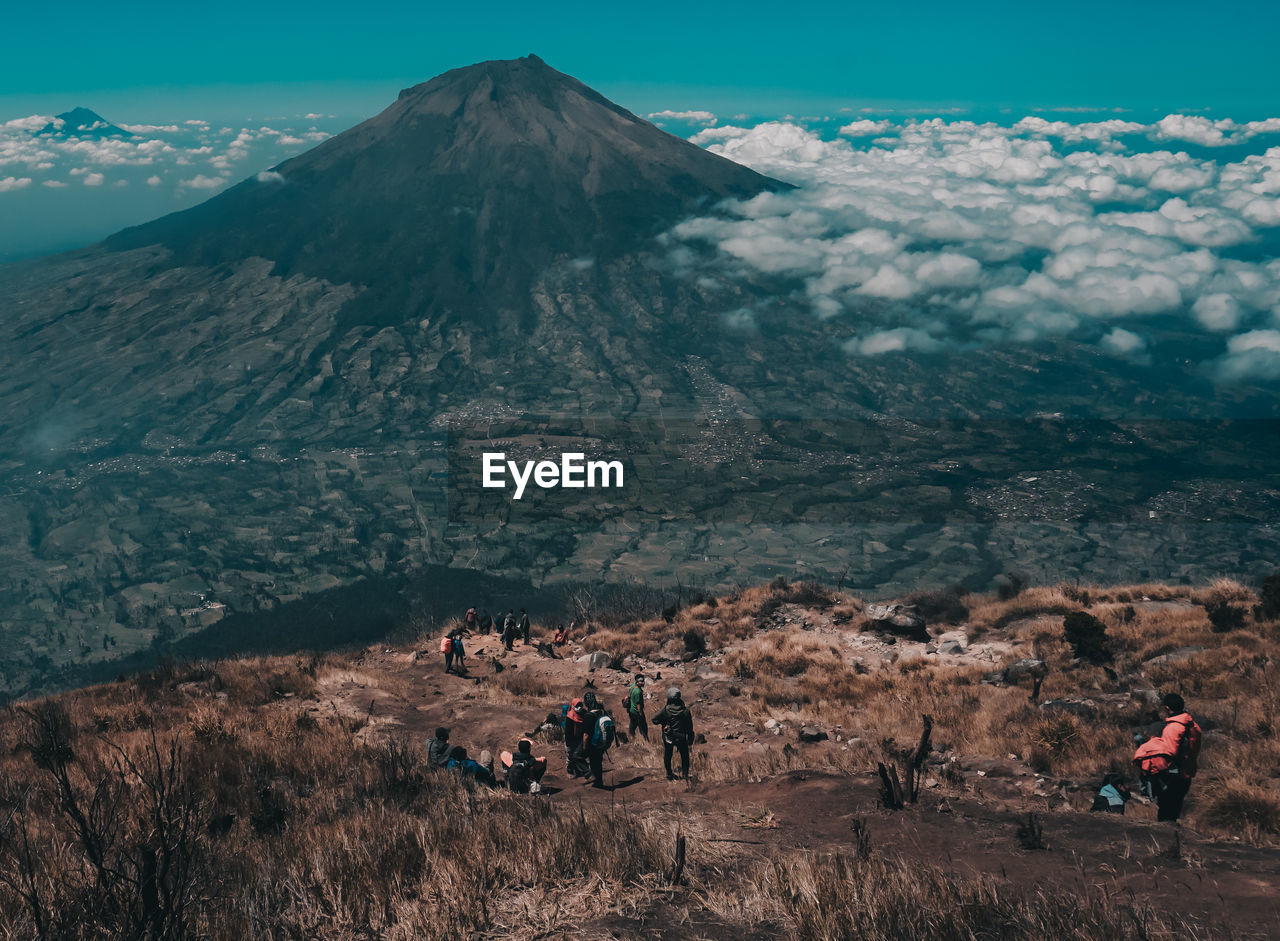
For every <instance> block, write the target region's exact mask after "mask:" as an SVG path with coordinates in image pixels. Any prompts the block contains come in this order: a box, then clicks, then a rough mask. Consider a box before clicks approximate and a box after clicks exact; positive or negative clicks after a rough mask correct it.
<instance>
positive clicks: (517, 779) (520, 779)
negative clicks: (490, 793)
mask: <svg viewBox="0 0 1280 941" xmlns="http://www.w3.org/2000/svg"><path fill="white" fill-rule="evenodd" d="M502 764H503V767H505V768H506V769H507V771H506V785H507V787H508V788H509V789H510V790H511V791H513V792H515V793H516V794H537V793H539V792H540V791H541V790H542V776H543V775H544V774H546V773H547V759H545V758H535V757H534V756H533V742H531V741H529V740H528V739H527V738H522V739H520V742H519V744H517V745H516V750H515V752H505V751H504V752H503V753H502Z"/></svg>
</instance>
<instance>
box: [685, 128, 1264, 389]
mask: <svg viewBox="0 0 1280 941" xmlns="http://www.w3.org/2000/svg"><path fill="white" fill-rule="evenodd" d="M673 116H674V115H673ZM712 118H713V116H709V115H706V114H703V113H699V114H698V115H697V119H696V122H694V121H693V120H690V119H686V120H689V121H690V124H689V126H690V129H692V128H693V127H696V126H698V125H702V127H703V129H702V130H699V131H697V133H695V134H693V136H692V138H691V139H692V140H693V141H694V142H695V143H697V144H699V145H701V146H703V147H705V148H707V149H709V150H711V151H712V152H714V153H717V154H721V155H723V156H725V157H729V158H731V159H733V160H735V161H737V162H739V163H743V164H746V165H747V166H750V167H752V168H754V169H756V170H758V171H760V172H761V173H765V174H768V175H769V176H773V177H775V178H777V179H780V180H784V181H786V182H789V183H793V184H796V186H797V188H796V189H795V190H792V191H789V192H784V193H772V194H763V195H761V196H758V197H756V198H754V199H751V200H748V201H745V202H738V203H730V204H729V206H728V209H729V214H728V216H727V217H726V216H724V215H716V216H708V217H705V218H697V219H692V220H689V221H687V222H685V223H683V224H681V225H680V226H678V227H677V228H676V229H675V230H674V232H673V233H671V236H670V238H671V240H672V242H673V243H674V245H675V246H676V248H675V249H674V254H675V256H676V257H677V258H679V257H681V253H682V252H685V253H690V254H691V252H690V249H694V248H701V249H703V250H704V251H705V249H706V248H707V247H708V246H710V247H711V248H712V249H713V250H714V251H715V252H716V257H717V259H718V263H717V265H718V271H717V273H716V276H717V277H734V276H735V275H737V276H746V277H756V278H758V277H760V276H762V275H764V276H769V275H776V276H779V282H780V283H782V282H783V281H785V282H787V283H792V284H796V283H798V284H802V285H803V288H802V289H801V290H800V291H799V292H797V295H796V299H798V300H799V301H800V302H802V303H803V304H804V305H805V306H807V307H808V309H810V310H811V311H812V313H813V315H814V316H817V317H819V318H845V319H846V322H847V323H848V324H849V325H850V328H851V329H852V331H853V335H852V336H851V337H849V338H848V339H847V341H845V342H844V348H845V350H846V351H847V352H848V353H849V354H850V355H854V356H877V355H885V354H891V353H895V352H900V351H920V352H932V351H940V350H947V349H961V348H972V347H974V346H980V345H992V344H1011V343H1029V342H1037V341H1042V340H1044V339H1046V338H1053V337H1070V338H1071V339H1073V340H1078V341H1082V342H1087V343H1093V344H1096V345H1097V347H1098V349H1100V350H1101V351H1103V352H1104V353H1106V354H1107V355H1110V356H1114V357H1120V358H1125V359H1129V360H1132V361H1136V362H1145V361H1149V360H1150V358H1151V356H1152V353H1153V343H1154V342H1155V338H1156V337H1158V336H1159V335H1162V334H1165V335H1167V333H1168V331H1169V330H1170V328H1172V329H1173V330H1174V331H1176V332H1178V333H1180V334H1182V335H1186V334H1190V335H1192V336H1194V337H1196V338H1197V339H1198V342H1197V343H1196V347H1197V349H1198V350H1200V351H1201V352H1199V353H1198V354H1197V355H1198V358H1199V360H1200V361H1201V362H1202V363H1203V366H1204V368H1205V370H1206V371H1207V372H1208V373H1209V374H1211V375H1212V376H1213V377H1214V378H1215V379H1217V380H1218V381H1222V382H1232V381H1244V380H1277V379H1280V228H1278V227H1280V118H1272V119H1269V120H1265V121H1251V122H1241V123H1237V122H1235V121H1231V120H1213V119H1210V118H1207V117H1203V116H1197V115H1177V114H1174V115H1169V116H1167V117H1164V118H1163V119H1161V120H1159V121H1155V122H1153V123H1141V122H1135V121H1130V120H1123V119H1120V118H1109V119H1107V120H1101V121H1079V122H1067V121H1055V120H1047V119H1045V118H1043V117H1036V116H1033V117H1027V118H1024V119H1022V120H1020V121H1017V122H1016V123H1012V124H1000V123H989V122H988V123H983V122H975V121H971V120H946V119H942V118H932V119H927V120H925V119H906V120H893V119H886V118H880V119H872V118H862V119H859V120H854V121H852V122H850V123H848V124H845V125H843V126H841V127H839V129H838V130H837V131H836V132H835V133H834V134H832V133H831V132H830V131H829V130H828V131H826V132H825V133H823V132H821V129H817V130H815V129H814V127H812V126H806V123H805V122H804V121H803V120H800V121H769V122H765V123H761V124H756V125H754V126H736V125H727V126H714V124H715V122H714V121H713V120H712ZM708 125H713V126H708ZM731 319H732V322H733V325H734V326H738V327H745V328H747V329H750V327H751V324H752V311H750V310H745V311H738V312H735V314H734V315H733V316H732V318H731Z"/></svg>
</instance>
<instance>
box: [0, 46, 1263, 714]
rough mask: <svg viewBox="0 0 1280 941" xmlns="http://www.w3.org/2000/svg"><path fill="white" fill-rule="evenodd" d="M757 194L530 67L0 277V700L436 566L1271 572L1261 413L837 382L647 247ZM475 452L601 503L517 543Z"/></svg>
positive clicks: (490, 67) (743, 574)
mask: <svg viewBox="0 0 1280 941" xmlns="http://www.w3.org/2000/svg"><path fill="white" fill-rule="evenodd" d="M80 110H81V109H77V111H75V112H69V113H68V114H67V115H63V116H61V117H62V118H63V119H65V121H64V123H68V122H72V118H75V121H74V122H72V123H75V124H76V126H77V127H80V126H84V127H86V128H94V127H96V125H97V123H98V121H97V120H96V116H95V115H92V113H91V112H88V114H89V115H90V116H91V117H92V118H94V119H95V120H89V119H88V118H84V116H83V115H80ZM77 115H80V116H79V117H77ZM82 118H83V120H82ZM86 122H87V123H86ZM101 123H102V124H103V125H105V128H98V130H100V131H103V132H104V133H111V132H112V130H113V129H112V128H110V126H109V125H107V124H106V122H101ZM55 131H56V129H55ZM121 133H124V132H121ZM788 189H790V184H788V183H786V182H783V181H779V180H774V179H770V178H768V177H765V176H761V175H760V174H758V173H755V172H754V171H752V170H749V169H747V168H746V167H743V166H740V165H738V164H736V163H733V162H732V161H729V160H727V159H724V158H722V157H719V156H716V155H714V154H711V153H709V152H707V151H704V150H702V149H701V148H699V147H697V146H695V145H693V144H691V143H689V142H688V141H684V140H681V139H679V138H677V137H674V136H672V135H670V134H667V133H665V132H663V131H661V130H660V129H658V128H657V127H655V126H653V125H651V124H649V123H647V122H645V121H643V120H641V119H639V118H637V117H636V116H634V115H632V114H630V113H629V112H627V111H625V110H624V109H622V108H620V107H618V106H617V105H615V104H613V103H611V102H609V101H608V100H606V99H605V98H603V97H602V96H600V95H599V94H597V93H596V92H594V91H592V90H591V89H589V88H587V87H586V86H585V85H583V84H581V83H580V82H578V81H576V80H574V79H572V78H570V77H568V76H566V75H563V74H561V73H559V72H557V71H555V70H554V69H552V68H550V67H549V66H547V65H546V64H545V63H543V62H542V61H541V60H539V59H538V58H536V57H534V56H529V57H527V58H524V59H519V60H514V61H505V62H484V63H480V64H478V65H473V66H470V67H467V68H462V69H457V70H454V71H451V72H448V73H445V74H443V75H441V76H438V77H437V78H435V79H433V80H432V81H430V82H427V83H425V84H422V85H418V86H415V87H414V88H410V89H407V90H406V91H404V92H402V93H401V95H400V97H399V98H398V99H397V101H396V102H395V103H393V104H392V105H391V106H390V107H389V108H387V109H386V110H385V111H383V112H382V113H381V114H379V115H377V116H376V117H374V118H371V119H370V120H368V121H366V122H364V123H363V124H360V125H358V126H356V127H354V128H351V129H350V130H348V131H346V132H345V133H342V134H340V135H338V136H336V137H334V138H332V139H330V140H328V141H326V142H324V143H323V144H321V145H319V146H318V147H316V148H315V149H313V150H311V151H308V152H307V153H304V154H302V155H301V156H298V157H296V158H294V159H291V160H288V161H286V162H284V163H282V164H279V165H278V166H276V167H274V168H272V169H270V170H267V171H264V172H261V173H258V174H257V175H255V176H253V177H250V178H249V179H247V180H245V181H243V182H242V183H240V184H239V185H237V186H235V187H233V188H231V189H229V190H227V191H226V192H223V193H221V194H219V195H217V196H215V197H214V198H212V199H210V200H208V201H207V202H205V203H203V204H202V205H199V206H197V207H195V208H193V209H190V210H187V211H185V212H180V213H176V214H174V215H171V216H167V217H165V218H162V219H159V220H156V221H154V222H151V223H148V224H146V225H142V226H138V227H136V228H132V229H128V230H125V231H123V232H120V233H119V234H117V235H115V236H112V237H111V238H109V239H107V240H106V241H105V242H103V243H101V244H99V245H95V246H91V247H89V248H86V249H84V250H81V251H77V252H73V253H69V254H65V255H60V256H55V257H51V258H45V259H40V260H35V261H29V262H22V263H18V264H13V265H9V266H6V267H4V268H0V297H3V298H5V305H4V309H3V314H2V316H0V474H2V475H3V487H0V525H3V526H4V528H5V530H6V532H8V533H9V534H11V535H10V538H8V539H6V540H5V541H4V543H3V545H2V546H0V625H2V629H3V631H4V634H5V636H4V639H3V645H4V646H3V649H4V650H5V651H6V655H5V657H4V662H3V663H0V669H2V670H3V676H2V678H0V684H2V687H3V688H5V689H7V690H9V691H12V692H21V691H25V690H29V689H32V688H36V687H38V686H41V685H44V684H47V683H50V682H58V681H69V680H74V679H78V678H79V679H83V678H87V677H88V676H90V675H92V670H93V669H94V668H95V667H94V664H102V663H105V662H114V661H115V660H116V659H118V658H120V657H123V656H127V655H133V656H135V657H143V656H151V657H153V656H154V654H153V650H154V649H155V648H157V647H159V648H164V647H166V646H169V645H172V644H181V643H183V642H184V640H183V639H184V638H191V637H196V636H201V637H205V638H211V637H214V636H219V635H218V632H223V633H222V634H221V635H220V636H222V637H223V641H224V642H226V638H227V637H230V636H234V637H236V638H240V639H241V641H238V642H243V643H252V642H254V641H262V640H263V639H264V637H269V636H273V635H272V634H271V631H270V630H266V629H265V627H263V625H264V624H266V623H267V622H261V621H253V620H252V619H253V617H254V616H255V615H256V616H259V617H274V618H276V620H275V621H272V622H270V623H272V624H275V625H276V626H277V627H278V626H279V625H280V624H283V623H285V622H288V623H291V624H298V625H305V626H306V627H307V628H308V629H314V618H315V616H320V617H329V618H333V617H334V616H335V615H334V614H333V612H334V611H336V610H339V609H342V608H343V606H346V607H348V608H349V609H350V613H352V614H353V617H351V618H349V619H347V620H346V621H344V623H346V624H348V625H352V626H351V627H350V629H351V630H357V631H358V630H359V623H360V621H361V618H364V619H365V621H366V622H367V629H368V630H369V631H374V630H375V629H381V628H382V627H384V626H385V622H386V620H387V619H391V620H394V619H395V618H396V617H399V616H401V614H402V612H403V611H404V610H407V608H406V607H405V606H397V605H395V604H391V605H389V606H388V605H372V606H371V605H369V604H367V603H366V601H367V599H368V598H369V597H371V596H376V597H379V598H381V599H384V600H385V599H387V598H393V597H401V596H404V595H405V594H406V593H416V594H415V597H416V598H418V600H419V602H422V600H423V599H427V600H428V601H432V600H433V603H437V604H439V605H442V606H448V605H454V604H457V603H460V602H463V601H464V600H467V599H464V598H463V597H461V596H460V594H459V593H460V592H461V591H462V590H463V587H464V584H465V587H466V590H467V591H468V592H470V593H471V597H474V596H475V593H476V592H479V591H481V590H482V586H480V585H479V584H478V583H477V582H475V581H474V580H472V581H467V582H465V583H463V582H460V581H459V579H458V577H457V576H456V574H452V575H451V574H449V573H450V571H454V570H457V569H459V568H466V569H470V570H474V571H477V572H484V573H487V576H489V577H492V578H493V579H504V581H500V582H499V581H494V582H492V583H490V584H488V586H487V588H484V589H483V590H488V591H492V592H497V593H499V594H501V593H503V592H518V591H523V592H527V591H528V590H529V589H531V588H532V587H534V586H540V585H552V584H564V583H568V582H571V581H573V580H575V579H578V578H588V577H589V578H592V579H599V578H600V577H602V576H603V577H604V578H605V579H607V580H612V581H620V580H629V579H639V580H641V581H645V582H649V583H657V584H673V583H675V582H676V580H677V579H680V580H682V582H683V583H684V584H689V583H690V582H697V583H702V584H705V585H708V586H712V585H727V584H731V583H733V582H736V581H738V580H741V579H747V578H760V577H772V576H773V575H775V574H778V573H779V572H795V571H797V570H799V571H800V572H801V573H802V574H805V573H813V574H823V573H826V574H830V575H834V576H837V577H843V578H845V579H847V581H848V582H849V583H850V584H854V583H856V584H857V585H858V586H859V587H860V588H862V589H863V590H866V591H879V592H882V593H889V592H894V591H898V590H901V589H902V588H904V587H905V586H908V585H916V584H920V583H943V582H965V583H966V584H970V585H971V587H974V588H983V587H986V586H988V585H989V584H990V582H991V579H992V578H993V577H995V576H997V575H999V574H1000V573H1002V572H1005V571H1007V570H1010V569H1013V568H1016V569H1018V570H1020V571H1022V572H1024V573H1025V574H1027V575H1030V576H1032V577H1036V578H1045V579H1052V578H1056V577H1060V576H1063V575H1069V574H1082V575H1093V576H1095V577H1102V576H1103V575H1105V576H1106V577H1118V576H1119V575H1120V574H1124V575H1126V576H1130V577H1134V578H1147V577H1152V578H1156V577H1158V578H1186V579H1190V578H1196V577H1200V576H1204V575H1208V574H1213V573H1216V572H1220V571H1227V570H1231V571H1240V572H1244V573H1246V574H1248V573H1250V572H1252V571H1253V569H1254V568H1256V567H1257V565H1260V564H1262V563H1261V560H1262V559H1264V558H1266V557H1267V556H1268V555H1271V556H1274V552H1275V549H1276V548H1277V542H1278V541H1277V538H1276V532H1275V530H1274V527H1272V526H1271V525H1270V524H1267V523H1265V522H1259V521H1264V520H1267V519H1274V518H1277V514H1276V512H1275V509H1276V503H1277V500H1276V498H1277V491H1276V490H1274V489H1268V488H1267V487H1265V486H1264V487H1259V486H1257V483H1256V482H1257V480H1258V479H1259V477H1260V476H1261V475H1263V474H1264V473H1265V472H1266V469H1267V468H1268V467H1269V466H1274V464H1273V463H1272V459H1273V457H1274V456H1275V455H1274V450H1275V448H1276V446H1277V445H1276V438H1275V436H1274V435H1271V434H1270V433H1269V432H1270V426H1269V425H1268V424H1266V423H1265V422H1257V421H1246V422H1242V423H1236V424H1230V425H1223V424H1221V423H1219V422H1218V420H1219V419H1222V418H1230V417H1233V416H1242V417H1249V418H1251V419H1256V418H1259V417H1262V418H1270V417H1271V416H1272V415H1273V414H1274V410H1275V403H1274V398H1273V397H1271V396H1269V395H1267V394H1266V393H1265V390H1262V389H1258V388H1252V387H1247V386H1240V387H1236V388H1234V389H1232V390H1230V391H1224V390H1220V389H1215V388H1214V387H1213V386H1211V385H1210V384H1209V382H1208V380H1207V379H1206V378H1205V377H1204V376H1203V375H1201V374H1200V373H1198V372H1197V371H1196V370H1195V369H1194V367H1193V366H1191V365H1190V363H1189V360H1180V359H1177V358H1176V357H1175V358H1172V359H1170V360H1169V361H1167V362H1162V363H1159V364H1157V365H1152V366H1142V365H1135V364H1131V363H1124V362H1121V361H1117V360H1112V359H1104V358H1102V357H1100V356H1099V355H1098V354H1097V353H1096V351H1094V350H1092V349H1090V348H1087V347H1084V346H1079V345H1075V344H1073V343H1071V342H1069V341H1065V340H1063V341H1058V342H1056V343H1046V344H1045V345H1043V346H1040V347H1034V348H1020V349H1018V350H1010V349H1005V348H1000V347H993V348H988V349H980V350H972V351H968V352H964V353H956V354H948V355H943V354H935V355H914V356H881V357H875V358H867V359H858V360H854V359H850V358H849V357H848V356H846V355H845V354H844V353H843V352H842V350H841V346H840V343H839V342H838V340H837V338H836V337H837V335H836V333H835V325H834V324H832V323H831V322H829V321H823V320H820V319H818V318H815V317H813V316H812V315H811V314H809V313H808V312H806V311H801V310H797V309H793V308H792V307H791V306H789V304H788V303H787V302H785V301H784V300H782V298H783V297H785V296H786V295H787V293H788V291H790V290H791V289H793V288H794V285H790V284H787V283H785V282H784V281H780V280H778V279H770V277H768V276H766V275H763V274H759V273H756V274H754V275H745V276H743V277H740V278H734V279H732V280H727V279H718V278H716V277H714V276H712V275H711V274H710V273H709V272H710V270H711V269H710V268H709V266H708V258H705V257H702V256H700V255H699V253H698V251H697V250H695V249H691V248H690V247H689V246H687V245H676V244H675V243H674V242H672V241H670V240H668V239H667V238H666V237H665V236H664V233H666V232H667V231H669V230H670V229H671V227H672V226H674V225H676V224H677V223H679V222H681V221H682V220H684V219H687V218H689V217H691V216H696V215H709V214H715V213H723V212H728V211H731V209H732V207H734V206H737V207H738V210H739V211H743V212H749V211H750V209H749V205H748V206H747V207H746V208H745V209H743V208H742V206H741V205H740V202H739V201H743V200H751V199H753V198H756V199H769V198H773V197H772V194H776V193H781V192H783V191H786V190H788ZM708 251H709V250H708ZM747 308H751V309H752V310H753V312H754V314H753V317H752V318H750V319H744V318H743V317H742V316H741V312H742V311H743V310H744V309H747ZM1167 340H1168V343H1169V344H1170V347H1171V348H1174V349H1176V348H1177V346H1178V344H1187V343H1191V342H1193V340H1192V338H1191V337H1189V336H1183V335H1181V334H1178V333H1177V332H1175V331H1174V330H1173V328H1170V332H1169V334H1168V337H1167ZM1134 416H1138V417H1139V418H1141V419H1144V420H1143V421H1132V420H1131V419H1133V418H1134ZM1174 419H1176V420H1174ZM1206 422H1213V424H1206ZM496 445H501V446H500V447H497V446H496ZM490 449H492V450H504V451H507V452H509V456H510V457H512V458H517V457H524V456H528V457H533V456H536V454H538V453H541V452H542V451H545V450H554V451H556V452H559V451H563V450H583V451H587V452H590V453H595V454H600V455H605V456H610V457H619V458H623V459H625V460H626V461H627V462H628V464H629V468H630V473H629V478H628V479H629V481H634V482H635V484H634V486H632V485H631V484H630V483H629V484H628V487H629V490H628V493H627V495H626V497H625V498H621V499H618V498H616V497H612V496H610V497H602V498H600V499H599V500H596V501H595V502H592V501H587V502H586V503H585V504H582V505H580V504H578V503H567V502H565V501H563V500H557V499H554V498H549V497H548V498H541V497H539V498H537V499H532V500H528V499H527V500H526V501H522V504H521V505H520V507H519V508H518V510H517V509H515V508H514V507H513V505H512V504H511V502H510V501H509V500H506V499H505V498H499V497H498V496H497V495H493V494H490V495H489V496H492V497H493V499H487V498H486V499H481V498H480V497H479V496H478V491H477V490H475V489H474V488H469V487H468V486H467V483H468V481H470V478H469V477H468V474H470V473H474V471H475V470H476V469H477V468H478V461H479V454H480V452H481V451H483V450H490ZM370 592H371V593H372V595H370ZM322 593H323V594H322ZM316 599H323V604H322V605H321V606H320V607H319V608H317V607H315V606H314V605H315V602H316ZM468 603H469V601H468ZM308 605H312V607H308ZM430 607H431V605H430V604H427V608H430ZM419 608H420V609H421V608H422V605H421V604H419ZM318 610H325V611H328V612H329V614H328V615H323V614H321V615H317V613H316V612H317V611H318ZM264 612H270V613H269V614H264ZM290 612H292V613H290ZM231 624H234V625H235V630H234V631H232V632H231V633H230V634H228V633H226V632H227V631H229V630H230V628H229V627H228V625H231ZM253 625H256V626H253ZM273 629H274V628H273ZM281 630H283V628H281ZM200 632H204V633H203V634H201V633H200ZM278 640H279V642H280V643H281V644H282V645H286V646H287V645H288V644H289V643H291V642H292V641H291V640H289V638H287V637H283V636H281V637H279V638H278ZM189 649H190V650H195V649H196V648H189ZM68 671H70V672H68ZM59 678H61V679H60V680H59Z"/></svg>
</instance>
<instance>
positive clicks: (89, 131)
mask: <svg viewBox="0 0 1280 941" xmlns="http://www.w3.org/2000/svg"><path fill="white" fill-rule="evenodd" d="M36 133H37V134H51V135H53V134H56V135H58V136H60V137H80V138H85V137H91V138H94V139H100V138H104V137H132V136H133V134H131V133H130V132H129V131H126V130H125V129H124V128H122V127H116V126H115V125H114V124H112V123H111V122H110V121H108V120H107V119H106V118H104V117H103V116H102V115H100V114H98V113H97V112H96V111H91V110H89V109H88V108H72V109H71V110H70V111H64V112H62V114H58V115H54V118H53V120H52V121H50V122H49V123H48V124H46V125H45V126H44V127H42V128H41V129H40V130H39V131H37V132H36Z"/></svg>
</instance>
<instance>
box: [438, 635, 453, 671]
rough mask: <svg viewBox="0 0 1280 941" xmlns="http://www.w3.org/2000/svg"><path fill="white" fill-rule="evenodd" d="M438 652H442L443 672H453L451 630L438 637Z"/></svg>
mask: <svg viewBox="0 0 1280 941" xmlns="http://www.w3.org/2000/svg"><path fill="white" fill-rule="evenodd" d="M440 652H441V653H442V654H444V672H446V673H452V672H453V631H450V632H449V633H447V634H445V635H444V636H443V637H441V638H440Z"/></svg>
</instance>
